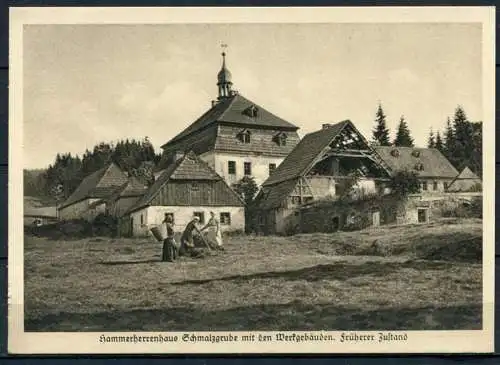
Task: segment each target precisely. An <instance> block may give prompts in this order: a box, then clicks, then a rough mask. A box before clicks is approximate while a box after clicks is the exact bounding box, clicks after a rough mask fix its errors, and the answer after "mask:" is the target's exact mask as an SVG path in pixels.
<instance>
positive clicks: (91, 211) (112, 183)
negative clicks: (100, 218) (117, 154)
mask: <svg viewBox="0 0 500 365" xmlns="http://www.w3.org/2000/svg"><path fill="white" fill-rule="evenodd" d="M127 181H128V177H127V175H126V174H125V172H124V171H122V169H120V167H118V165H116V164H115V163H110V164H108V165H106V166H105V167H103V168H102V169H100V170H97V171H95V172H94V173H92V174H90V175H88V176H87V177H86V178H84V179H83V181H82V182H81V183H80V185H79V186H78V187H77V188H76V190H75V191H74V192H73V193H72V194H71V195H70V196H69V197H68V199H66V201H64V202H63V203H62V204H61V205H60V206H59V207H58V211H59V218H60V219H61V220H69V219H80V218H82V219H86V220H88V221H92V220H93V219H94V218H95V217H96V216H97V215H98V214H100V213H105V212H106V202H107V200H108V199H109V198H110V197H111V196H112V195H113V194H114V193H115V192H116V191H117V190H118V189H120V188H121V187H122V186H123V185H124V184H125V183H127Z"/></svg>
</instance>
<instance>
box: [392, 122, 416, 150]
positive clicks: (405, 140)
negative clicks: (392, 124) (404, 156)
mask: <svg viewBox="0 0 500 365" xmlns="http://www.w3.org/2000/svg"><path fill="white" fill-rule="evenodd" d="M394 146H397V147H413V138H411V135H410V129H409V128H408V124H406V122H405V118H404V116H401V119H400V120H399V125H398V131H397V133H396V138H395V139H394Z"/></svg>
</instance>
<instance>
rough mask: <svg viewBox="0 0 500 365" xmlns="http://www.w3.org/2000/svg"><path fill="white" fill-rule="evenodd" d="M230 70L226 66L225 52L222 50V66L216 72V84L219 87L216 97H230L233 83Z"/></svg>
mask: <svg viewBox="0 0 500 365" xmlns="http://www.w3.org/2000/svg"><path fill="white" fill-rule="evenodd" d="M231 79H232V76H231V72H229V70H228V69H227V67H226V52H222V67H221V69H220V71H219V73H218V74H217V86H218V88H219V97H218V99H219V100H220V99H223V98H227V97H230V96H231V95H232V92H231V88H232V86H233V83H232V81H231Z"/></svg>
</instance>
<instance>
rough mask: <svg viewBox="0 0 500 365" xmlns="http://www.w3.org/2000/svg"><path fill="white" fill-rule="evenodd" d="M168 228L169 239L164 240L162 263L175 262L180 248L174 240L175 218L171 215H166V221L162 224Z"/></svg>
mask: <svg viewBox="0 0 500 365" xmlns="http://www.w3.org/2000/svg"><path fill="white" fill-rule="evenodd" d="M162 223H163V224H165V226H166V231H167V237H166V238H165V240H163V255H162V261H169V262H172V261H175V259H177V254H178V251H179V247H178V246H177V244H176V242H175V239H174V218H173V217H172V215H171V214H168V213H165V219H164V220H163V222H162Z"/></svg>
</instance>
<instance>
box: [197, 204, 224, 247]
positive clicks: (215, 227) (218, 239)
mask: <svg viewBox="0 0 500 365" xmlns="http://www.w3.org/2000/svg"><path fill="white" fill-rule="evenodd" d="M206 229H212V231H213V233H214V234H215V243H216V246H215V248H216V249H217V250H221V251H224V247H222V233H221V230H220V223H219V220H218V219H217V218H216V217H215V213H214V212H210V219H209V220H208V223H207V224H206V225H205V227H203V228H202V229H201V230H200V231H201V232H203V231H204V230H206Z"/></svg>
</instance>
